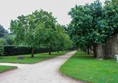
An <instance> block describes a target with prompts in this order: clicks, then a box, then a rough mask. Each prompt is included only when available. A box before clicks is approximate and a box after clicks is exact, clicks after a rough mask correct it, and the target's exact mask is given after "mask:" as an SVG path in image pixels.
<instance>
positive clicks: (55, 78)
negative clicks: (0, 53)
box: [0, 51, 81, 83]
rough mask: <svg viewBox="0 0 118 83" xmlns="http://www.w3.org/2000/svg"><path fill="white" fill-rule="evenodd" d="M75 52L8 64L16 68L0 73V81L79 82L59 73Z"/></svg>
mask: <svg viewBox="0 0 118 83" xmlns="http://www.w3.org/2000/svg"><path fill="white" fill-rule="evenodd" d="M75 52H76V51H73V52H70V53H68V54H65V55H63V56H59V57H56V58H53V59H50V60H46V61H42V62H39V63H36V64H32V65H23V64H8V65H13V66H18V69H16V70H12V71H8V72H5V73H2V74H0V83H81V82H78V81H75V80H72V79H70V78H68V77H63V76H62V75H61V74H60V73H59V68H60V66H61V65H62V64H63V63H64V62H65V61H66V60H67V59H69V58H70V57H71V56H72V55H73V54H74V53H75ZM0 64H3V63H0ZM4 64H6V65H7V63H4Z"/></svg>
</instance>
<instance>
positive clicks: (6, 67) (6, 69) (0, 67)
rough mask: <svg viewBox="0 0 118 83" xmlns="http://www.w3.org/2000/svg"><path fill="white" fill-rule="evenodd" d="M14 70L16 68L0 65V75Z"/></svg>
mask: <svg viewBox="0 0 118 83" xmlns="http://www.w3.org/2000/svg"><path fill="white" fill-rule="evenodd" d="M15 68H17V67H15V66H2V65H0V73H2V72H5V71H9V70H12V69H15Z"/></svg>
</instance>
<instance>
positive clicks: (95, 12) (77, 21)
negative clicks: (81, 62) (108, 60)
mask: <svg viewBox="0 0 118 83" xmlns="http://www.w3.org/2000/svg"><path fill="white" fill-rule="evenodd" d="M69 15H71V17H72V21H71V23H70V24H69V28H68V33H69V35H70V37H71V38H72V40H73V41H74V44H75V45H76V46H78V47H80V48H81V49H83V50H86V49H92V50H93V52H94V57H96V56H97V55H96V47H97V45H98V44H101V45H104V44H105V42H106V40H107V39H108V38H110V37H111V36H112V35H114V34H116V33H118V27H117V26H118V25H117V23H118V5H117V3H116V2H111V1H106V2H105V5H104V6H103V7H102V4H101V3H100V1H99V0H97V1H95V2H94V3H91V4H86V5H84V6H81V5H80V6H75V8H72V9H71V11H70V12H69Z"/></svg>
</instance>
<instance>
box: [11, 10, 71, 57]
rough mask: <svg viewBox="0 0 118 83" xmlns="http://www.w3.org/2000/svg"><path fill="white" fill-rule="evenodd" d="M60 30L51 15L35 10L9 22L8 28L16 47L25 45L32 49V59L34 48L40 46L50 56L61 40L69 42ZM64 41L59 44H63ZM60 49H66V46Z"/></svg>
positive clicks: (62, 30)
mask: <svg viewBox="0 0 118 83" xmlns="http://www.w3.org/2000/svg"><path fill="white" fill-rule="evenodd" d="M62 28H63V27H61V26H59V25H58V23H57V21H56V18H55V17H54V16H52V13H49V12H47V11H44V10H40V11H38V10H36V11H35V12H33V13H32V14H29V15H26V16H24V15H22V16H19V17H18V18H17V19H16V20H12V21H11V27H10V29H11V32H12V33H14V34H15V36H16V37H15V38H16V39H15V40H16V43H17V44H18V45H26V46H28V47H31V48H32V57H33V56H34V50H35V48H39V47H40V46H42V45H43V46H45V47H46V48H48V49H49V54H51V50H52V49H56V48H57V47H59V45H60V44H59V42H60V39H61V38H62V39H63V40H65V41H69V43H70V42H71V40H70V39H69V37H68V36H67V34H65V33H64V29H62ZM60 33H62V34H60ZM65 41H61V42H63V43H64V42H65ZM66 43H67V42H66ZM63 45H64V44H63ZM62 47H63V48H68V47H67V46H62ZM61 49H62V48H61Z"/></svg>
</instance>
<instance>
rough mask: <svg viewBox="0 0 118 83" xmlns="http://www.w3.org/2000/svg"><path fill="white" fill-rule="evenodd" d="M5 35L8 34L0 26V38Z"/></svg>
mask: <svg viewBox="0 0 118 83" xmlns="http://www.w3.org/2000/svg"><path fill="white" fill-rule="evenodd" d="M5 34H8V32H7V31H6V30H5V29H4V27H3V26H2V25H0V38H1V37H3V36H4V35H5Z"/></svg>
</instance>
